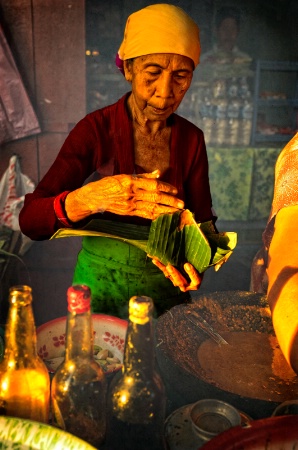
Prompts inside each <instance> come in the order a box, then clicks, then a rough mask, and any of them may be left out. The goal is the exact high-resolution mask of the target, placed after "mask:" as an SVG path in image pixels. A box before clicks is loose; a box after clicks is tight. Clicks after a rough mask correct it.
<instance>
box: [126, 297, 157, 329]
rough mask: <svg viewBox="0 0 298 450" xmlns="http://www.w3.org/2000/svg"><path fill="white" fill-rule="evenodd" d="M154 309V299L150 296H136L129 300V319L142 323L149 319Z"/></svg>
mask: <svg viewBox="0 0 298 450" xmlns="http://www.w3.org/2000/svg"><path fill="white" fill-rule="evenodd" d="M152 311H153V301H152V299H151V298H150V297H146V296H140V297H138V296H134V297H132V298H131V299H130V300H129V319H130V320H131V321H132V322H135V323H139V324H141V325H143V324H145V323H146V322H148V321H149V319H150V317H151V315H152Z"/></svg>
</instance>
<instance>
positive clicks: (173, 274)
mask: <svg viewBox="0 0 298 450" xmlns="http://www.w3.org/2000/svg"><path fill="white" fill-rule="evenodd" d="M148 256H149V255H148ZM152 262H153V264H154V265H155V266H157V267H158V268H159V269H160V270H161V271H162V272H163V274H164V276H165V277H166V278H168V279H169V280H170V281H171V282H172V283H173V285H174V286H177V287H179V289H180V291H182V292H187V291H196V290H197V289H199V287H200V285H201V283H202V279H203V275H202V274H200V273H199V272H198V271H197V270H196V269H195V268H194V266H193V265H192V264H190V263H185V264H184V266H183V268H184V270H185V272H186V273H187V275H188V276H189V279H190V282H189V281H188V280H187V279H186V278H185V277H184V276H183V275H182V273H181V272H179V270H178V269H176V267H174V266H171V264H168V265H166V266H165V265H164V264H162V263H161V262H160V261H159V260H158V259H157V258H152Z"/></svg>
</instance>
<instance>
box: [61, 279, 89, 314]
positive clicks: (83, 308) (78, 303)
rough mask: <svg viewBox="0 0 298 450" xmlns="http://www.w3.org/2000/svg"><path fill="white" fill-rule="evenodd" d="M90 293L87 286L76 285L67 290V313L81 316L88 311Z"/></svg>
mask: <svg viewBox="0 0 298 450" xmlns="http://www.w3.org/2000/svg"><path fill="white" fill-rule="evenodd" d="M90 302H91V291H90V288H89V287H88V286H85V285H83V284H77V285H74V286H71V287H69V288H68V289H67V303H68V311H69V312H71V313H76V314H82V313H85V312H87V311H89V310H90Z"/></svg>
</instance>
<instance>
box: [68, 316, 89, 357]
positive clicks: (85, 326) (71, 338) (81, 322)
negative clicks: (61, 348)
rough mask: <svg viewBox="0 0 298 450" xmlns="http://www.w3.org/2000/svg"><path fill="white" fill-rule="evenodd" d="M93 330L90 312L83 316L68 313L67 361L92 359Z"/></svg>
mask: <svg viewBox="0 0 298 450" xmlns="http://www.w3.org/2000/svg"><path fill="white" fill-rule="evenodd" d="M92 355H93V329H92V321H91V312H90V310H89V311H87V312H84V313H81V314H77V313H73V312H68V314H67V322H66V349H65V359H66V360H68V359H75V358H78V357H80V358H87V359H89V358H92Z"/></svg>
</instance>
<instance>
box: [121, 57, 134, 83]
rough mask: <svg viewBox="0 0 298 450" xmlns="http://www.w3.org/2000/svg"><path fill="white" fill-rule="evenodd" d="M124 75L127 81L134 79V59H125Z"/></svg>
mask: <svg viewBox="0 0 298 450" xmlns="http://www.w3.org/2000/svg"><path fill="white" fill-rule="evenodd" d="M123 68H124V76H125V79H126V80H127V81H130V82H131V81H132V61H131V60H129V59H127V60H125V61H123Z"/></svg>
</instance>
